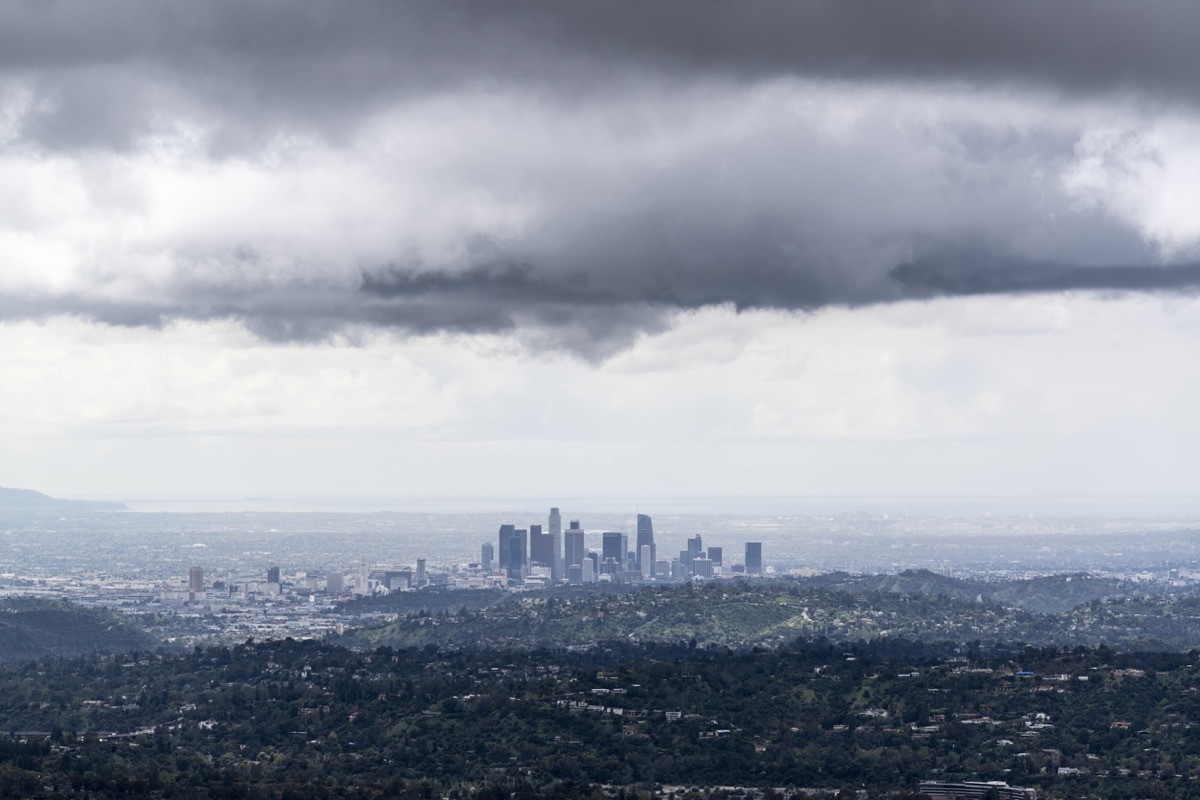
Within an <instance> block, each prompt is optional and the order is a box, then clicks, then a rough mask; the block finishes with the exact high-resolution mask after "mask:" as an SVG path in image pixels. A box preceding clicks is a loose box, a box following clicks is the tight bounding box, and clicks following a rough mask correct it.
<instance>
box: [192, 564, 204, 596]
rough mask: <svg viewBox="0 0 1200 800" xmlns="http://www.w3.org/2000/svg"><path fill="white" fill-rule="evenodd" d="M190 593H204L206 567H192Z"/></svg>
mask: <svg viewBox="0 0 1200 800" xmlns="http://www.w3.org/2000/svg"><path fill="white" fill-rule="evenodd" d="M188 591H189V592H203V591H204V567H192V568H191V569H189V570H188Z"/></svg>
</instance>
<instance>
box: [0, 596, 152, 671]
mask: <svg viewBox="0 0 1200 800" xmlns="http://www.w3.org/2000/svg"><path fill="white" fill-rule="evenodd" d="M160 644H161V643H160V642H159V641H158V640H157V639H155V638H154V637H152V636H150V635H149V634H148V633H146V632H145V631H143V630H142V629H141V628H140V627H138V626H137V625H135V624H134V623H133V622H131V621H130V620H129V619H127V618H125V617H123V616H121V615H120V614H117V613H115V612H112V611H106V610H104V609H96V608H84V607H82V606H77V605H74V604H72V603H67V602H63V601H58V600H43V599H40V598H30V597H16V598H8V599H5V600H3V601H0V661H15V660H20V659H30V658H39V657H42V656H47V655H63V656H67V655H77V654H80V653H93V652H102V653H113V652H126V651H130V650H145V649H153V648H155V647H157V646H159V645H160Z"/></svg>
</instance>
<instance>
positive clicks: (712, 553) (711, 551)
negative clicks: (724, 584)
mask: <svg viewBox="0 0 1200 800" xmlns="http://www.w3.org/2000/svg"><path fill="white" fill-rule="evenodd" d="M723 555H724V551H723V550H722V549H721V548H720V547H710V548H708V560H709V561H711V562H713V566H714V567H719V566H721V558H722V556H723Z"/></svg>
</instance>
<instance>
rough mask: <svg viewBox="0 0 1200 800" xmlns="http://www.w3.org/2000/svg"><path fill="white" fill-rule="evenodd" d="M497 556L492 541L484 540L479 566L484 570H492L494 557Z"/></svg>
mask: <svg viewBox="0 0 1200 800" xmlns="http://www.w3.org/2000/svg"><path fill="white" fill-rule="evenodd" d="M495 557H496V551H495V550H494V549H493V548H492V543H491V542H484V543H483V547H481V548H479V568H480V569H482V570H483V571H484V572H491V571H492V559H494V558H495Z"/></svg>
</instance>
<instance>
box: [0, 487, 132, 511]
mask: <svg viewBox="0 0 1200 800" xmlns="http://www.w3.org/2000/svg"><path fill="white" fill-rule="evenodd" d="M128 510H129V506H127V505H125V504H124V503H115V502H110V501H105V500H62V499H59V498H57V497H50V496H49V495H46V494H42V493H41V492H35V491H34V490H33V489H8V488H5V487H3V486H0V511H128Z"/></svg>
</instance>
